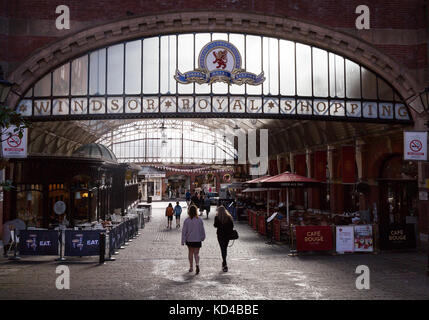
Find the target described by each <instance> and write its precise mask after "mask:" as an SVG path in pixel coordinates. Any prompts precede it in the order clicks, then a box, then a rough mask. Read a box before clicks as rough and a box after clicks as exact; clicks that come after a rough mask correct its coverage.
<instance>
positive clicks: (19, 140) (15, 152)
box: [1, 126, 27, 158]
mask: <svg viewBox="0 0 429 320" xmlns="http://www.w3.org/2000/svg"><path fill="white" fill-rule="evenodd" d="M15 130H17V127H15V126H10V127H9V128H7V129H5V130H4V131H3V132H2V138H1V140H2V151H3V157H4V158H26V157H27V128H23V129H22V137H20V136H19V135H18V131H15Z"/></svg>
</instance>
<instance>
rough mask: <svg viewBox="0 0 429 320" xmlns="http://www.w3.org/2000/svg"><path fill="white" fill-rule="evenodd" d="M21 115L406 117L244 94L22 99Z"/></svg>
mask: <svg viewBox="0 0 429 320" xmlns="http://www.w3.org/2000/svg"><path fill="white" fill-rule="evenodd" d="M17 111H18V112H20V113H21V114H22V115H23V116H34V117H38V116H51V115H52V116H56V115H88V114H90V115H91V114H93V115H97V114H123V113H125V114H138V113H140V114H150V113H165V114H168V113H185V114H189V113H208V112H209V113H217V114H219V113H221V114H228V113H229V114H243V113H247V114H272V115H276V114H278V115H295V114H296V115H306V116H319V117H326V116H334V117H335V116H339V117H354V118H358V117H360V118H380V119H392V120H393V119H396V120H409V115H408V111H407V108H406V106H405V105H404V104H401V103H392V102H379V103H377V102H361V101H343V100H328V99H325V100H323V99H295V98H280V99H279V98H267V97H265V98H262V97H246V96H230V97H228V96H213V97H210V96H197V97H181V96H178V97H175V96H161V97H143V98H142V97H125V98H123V97H108V98H104V97H93V98H71V99H68V98H58V99H35V100H31V99H28V100H25V99H24V100H22V101H21V102H20V104H19V106H18V108H17Z"/></svg>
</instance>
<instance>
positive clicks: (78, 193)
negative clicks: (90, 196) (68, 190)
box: [74, 191, 82, 200]
mask: <svg viewBox="0 0 429 320" xmlns="http://www.w3.org/2000/svg"><path fill="white" fill-rule="evenodd" d="M74 198H75V199H76V200H80V199H82V197H81V196H80V192H79V191H78V192H76V193H75V196H74Z"/></svg>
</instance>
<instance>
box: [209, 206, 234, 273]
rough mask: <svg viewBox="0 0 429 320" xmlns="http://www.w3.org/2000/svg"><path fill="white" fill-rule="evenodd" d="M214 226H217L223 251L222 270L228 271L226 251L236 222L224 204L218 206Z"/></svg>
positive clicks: (218, 237)
mask: <svg viewBox="0 0 429 320" xmlns="http://www.w3.org/2000/svg"><path fill="white" fill-rule="evenodd" d="M214 226H215V228H217V240H218V242H219V246H220V251H221V253H222V270H223V271H224V272H227V271H228V266H227V264H226V253H227V249H228V243H229V239H230V237H231V234H232V230H233V229H234V222H233V220H232V216H231V215H230V214H229V212H228V210H226V209H225V207H224V206H220V207H219V208H217V213H216V217H215V220H214Z"/></svg>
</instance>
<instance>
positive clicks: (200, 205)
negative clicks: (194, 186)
mask: <svg viewBox="0 0 429 320" xmlns="http://www.w3.org/2000/svg"><path fill="white" fill-rule="evenodd" d="M198 208H199V209H200V216H202V215H203V213H204V196H203V194H202V192H200V193H199V194H198Z"/></svg>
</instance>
